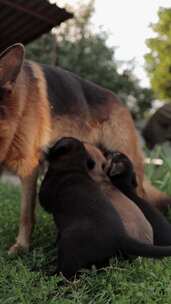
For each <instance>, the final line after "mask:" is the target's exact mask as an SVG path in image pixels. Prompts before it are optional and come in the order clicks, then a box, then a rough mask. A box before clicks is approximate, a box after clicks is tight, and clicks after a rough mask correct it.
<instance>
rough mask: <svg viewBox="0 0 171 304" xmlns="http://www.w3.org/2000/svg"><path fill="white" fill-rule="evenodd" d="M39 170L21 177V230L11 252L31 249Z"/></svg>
mask: <svg viewBox="0 0 171 304" xmlns="http://www.w3.org/2000/svg"><path fill="white" fill-rule="evenodd" d="M38 172H39V170H38V168H35V169H34V171H33V172H32V174H31V175H29V176H27V177H24V178H21V184H22V194H21V195H22V199H21V214H20V224H19V232H18V236H17V239H16V243H15V244H14V245H13V246H11V248H10V249H9V251H8V253H9V254H12V253H14V254H15V253H18V252H19V251H22V250H28V249H29V246H30V240H31V234H32V231H33V226H34V223H35V206H36V186H37V177H38Z"/></svg>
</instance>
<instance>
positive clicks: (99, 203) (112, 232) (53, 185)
mask: <svg viewBox="0 0 171 304" xmlns="http://www.w3.org/2000/svg"><path fill="white" fill-rule="evenodd" d="M47 160H48V161H49V167H48V170H47V173H46V174H45V177H44V179H43V181H42V184H41V186H40V192H39V199H40V203H41V205H42V207H43V208H44V209H45V210H46V211H48V212H50V213H52V215H53V218H54V221H55V224H56V226H57V230H58V232H59V235H58V263H57V273H59V272H62V273H63V275H64V276H65V277H66V278H67V279H71V278H72V277H73V276H74V275H75V274H76V273H77V271H78V270H80V269H81V268H85V267H86V268H89V267H91V265H92V264H95V265H96V266H98V267H102V266H104V265H105V264H106V262H107V261H108V259H109V258H110V257H118V256H123V257H129V256H135V257H137V256H144V257H154V258H161V257H164V256H171V246H168V247H167V246H166V247H162V246H153V245H151V244H145V243H143V242H140V241H138V240H135V239H133V238H132V236H129V235H128V234H127V231H126V230H125V227H124V225H123V222H122V219H121V218H120V216H119V213H118V212H117V210H116V209H115V208H114V207H113V205H112V203H111V201H110V200H108V199H106V196H105V195H104V194H103V192H102V191H101V190H100V187H99V186H98V184H97V183H96V182H95V181H94V180H93V179H92V178H91V177H90V175H89V170H91V169H93V168H94V166H95V165H96V164H95V162H94V161H93V160H92V159H91V157H90V155H89V154H88V152H87V151H86V149H85V147H84V144H83V143H82V142H81V141H79V140H78V139H75V138H72V137H64V138H62V139H60V140H59V141H57V142H56V143H55V145H54V146H53V147H52V148H51V149H50V150H49V153H48V154H47ZM118 167H119V162H118ZM111 169H114V163H113V164H112V168H111ZM116 169H117V166H116ZM112 173H114V172H112ZM116 176H117V175H115V177H116ZM116 178H117V177H116ZM119 179H120V176H119Z"/></svg>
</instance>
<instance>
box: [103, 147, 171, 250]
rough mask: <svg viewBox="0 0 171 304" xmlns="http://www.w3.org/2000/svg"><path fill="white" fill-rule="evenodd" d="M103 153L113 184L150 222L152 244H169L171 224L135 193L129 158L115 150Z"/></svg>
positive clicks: (134, 176)
mask: <svg viewBox="0 0 171 304" xmlns="http://www.w3.org/2000/svg"><path fill="white" fill-rule="evenodd" d="M105 155H106V156H107V158H108V160H109V161H110V165H109V168H108V172H107V174H108V176H109V177H110V179H111V181H112V183H113V185H114V186H116V187H117V188H118V189H120V191H122V192H123V193H124V194H125V195H126V196H127V197H128V198H129V199H130V200H132V201H133V202H134V203H135V204H136V205H137V206H138V207H139V208H140V209H141V211H142V212H143V214H144V215H145V217H146V218H147V220H148V221H149V222H150V224H151V225H152V228H153V235H154V244H155V245H162V246H167V245H171V224H170V223H169V222H168V221H167V219H166V218H165V217H164V215H163V214H162V213H161V212H160V211H159V210H157V209H156V208H154V207H153V206H151V205H150V204H149V203H148V202H147V201H145V200H144V199H142V198H141V197H139V196H138V195H137V193H136V187H137V182H136V175H135V172H134V169H133V165H132V163H131V161H130V160H129V158H128V157H127V156H126V155H124V154H123V153H120V152H117V151H113V152H106V153H105ZM125 207H127V206H126V205H125Z"/></svg>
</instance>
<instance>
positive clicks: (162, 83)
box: [145, 8, 171, 101]
mask: <svg viewBox="0 0 171 304" xmlns="http://www.w3.org/2000/svg"><path fill="white" fill-rule="evenodd" d="M158 17H159V20H158V22H157V23H155V24H152V25H151V27H152V29H153V31H154V33H155V36H154V37H153V38H150V39H148V40H147V46H148V47H149V49H150V52H149V53H148V54H147V55H146V56H145V59H146V67H147V71H148V73H149V76H150V80H151V85H152V88H153V90H154V92H155V93H156V95H157V96H158V97H159V98H161V99H163V100H167V101H169V100H171V9H170V8H160V9H159V12H158Z"/></svg>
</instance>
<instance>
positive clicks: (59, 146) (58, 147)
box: [45, 138, 72, 161]
mask: <svg viewBox="0 0 171 304" xmlns="http://www.w3.org/2000/svg"><path fill="white" fill-rule="evenodd" d="M71 148H72V146H71V141H70V140H69V139H67V138H62V139H60V140H59V141H58V142H57V143H56V144H55V145H54V146H52V147H51V148H50V149H49V151H47V153H46V155H45V157H46V160H47V161H53V160H56V159H57V158H58V157H60V156H62V155H65V154H67V153H69V152H70V151H71Z"/></svg>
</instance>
